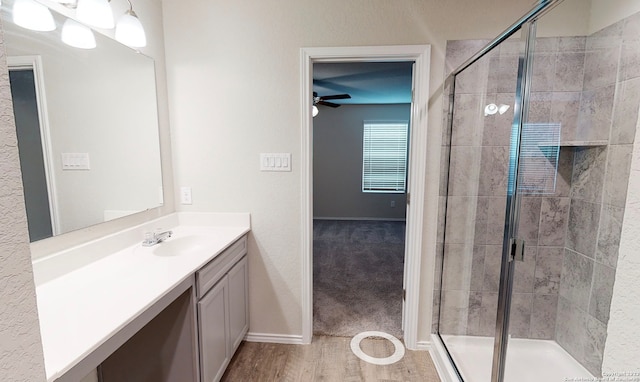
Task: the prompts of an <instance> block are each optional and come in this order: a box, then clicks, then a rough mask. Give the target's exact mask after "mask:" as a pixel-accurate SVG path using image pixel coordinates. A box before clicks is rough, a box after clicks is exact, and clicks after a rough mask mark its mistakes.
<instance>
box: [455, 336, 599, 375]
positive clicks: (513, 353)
mask: <svg viewBox="0 0 640 382" xmlns="http://www.w3.org/2000/svg"><path fill="white" fill-rule="evenodd" d="M442 339H443V340H444V343H445V344H446V346H447V348H448V349H449V352H450V354H451V357H452V358H453V359H454V361H455V363H456V366H457V367H458V370H459V371H460V374H462V377H463V378H464V380H465V382H490V381H491V364H492V361H493V341H494V339H493V337H474V336H452V335H442ZM570 380H595V379H594V377H593V376H592V375H591V374H590V373H589V372H588V371H587V369H585V368H584V367H583V366H582V365H580V364H579V363H578V362H577V361H576V360H575V359H573V357H571V356H570V355H569V353H567V352H566V351H565V350H564V349H563V348H562V347H560V345H558V344H557V343H556V342H555V341H548V340H529V339H521V338H514V339H510V340H509V348H508V350H507V368H506V370H505V381H506V382H540V381H545V382H565V381H570Z"/></svg>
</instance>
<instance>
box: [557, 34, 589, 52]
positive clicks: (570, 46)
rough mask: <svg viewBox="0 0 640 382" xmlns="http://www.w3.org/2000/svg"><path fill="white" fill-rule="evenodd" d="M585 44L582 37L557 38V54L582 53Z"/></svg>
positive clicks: (584, 38) (584, 39)
mask: <svg viewBox="0 0 640 382" xmlns="http://www.w3.org/2000/svg"><path fill="white" fill-rule="evenodd" d="M586 43H587V38H586V37H584V36H576V37H558V52H584V49H585V46H586Z"/></svg>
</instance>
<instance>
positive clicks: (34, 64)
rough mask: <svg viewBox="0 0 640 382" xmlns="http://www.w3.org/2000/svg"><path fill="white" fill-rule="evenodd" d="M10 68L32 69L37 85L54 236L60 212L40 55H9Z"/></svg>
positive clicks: (37, 99)
mask: <svg viewBox="0 0 640 382" xmlns="http://www.w3.org/2000/svg"><path fill="white" fill-rule="evenodd" d="M7 64H8V66H9V70H11V69H31V70H33V78H34V82H35V87H36V103H37V106H38V122H39V124H40V137H41V141H42V155H43V159H44V173H45V178H46V181H47V193H48V194H49V213H50V214H51V230H52V231H53V232H52V233H53V236H56V235H58V234H60V214H59V211H58V198H57V195H58V193H57V189H56V181H55V172H54V160H53V149H52V147H53V146H52V144H51V124H50V123H49V111H48V109H47V97H46V93H45V86H44V72H43V66H42V58H41V57H40V56H9V57H7Z"/></svg>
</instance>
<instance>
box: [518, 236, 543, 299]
mask: <svg viewBox="0 0 640 382" xmlns="http://www.w3.org/2000/svg"><path fill="white" fill-rule="evenodd" d="M537 252H538V247H536V246H535V245H530V246H525V253H524V261H516V265H515V274H514V276H513V291H514V292H515V293H533V285H534V280H535V277H534V274H535V271H536V257H537Z"/></svg>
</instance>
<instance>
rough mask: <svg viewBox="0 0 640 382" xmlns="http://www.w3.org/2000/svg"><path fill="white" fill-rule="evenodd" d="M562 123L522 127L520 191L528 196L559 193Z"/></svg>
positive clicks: (530, 124)
mask: <svg viewBox="0 0 640 382" xmlns="http://www.w3.org/2000/svg"><path fill="white" fill-rule="evenodd" d="M560 130H561V126H560V124H559V123H526V124H524V125H523V126H522V138H521V146H520V172H519V180H518V189H519V190H520V191H521V192H523V193H525V194H552V193H554V192H555V190H556V176H557V173H558V158H559V155H560Z"/></svg>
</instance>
